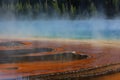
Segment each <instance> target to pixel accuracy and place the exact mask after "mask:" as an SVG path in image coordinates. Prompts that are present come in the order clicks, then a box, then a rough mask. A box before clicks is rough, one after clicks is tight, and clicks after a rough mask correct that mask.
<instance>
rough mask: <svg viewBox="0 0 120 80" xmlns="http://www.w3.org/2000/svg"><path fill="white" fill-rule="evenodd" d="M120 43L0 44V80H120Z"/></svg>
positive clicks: (47, 41)
mask: <svg viewBox="0 0 120 80" xmlns="http://www.w3.org/2000/svg"><path fill="white" fill-rule="evenodd" d="M119 45H120V43H117V42H107V41H106V42H105V41H97V42H96V41H64V40H63V41H54V40H6V39H1V40H0V80H17V79H18V80H19V79H20V80H66V79H67V80H88V79H89V80H120V77H119V75H120V73H119V71H120V47H119Z"/></svg>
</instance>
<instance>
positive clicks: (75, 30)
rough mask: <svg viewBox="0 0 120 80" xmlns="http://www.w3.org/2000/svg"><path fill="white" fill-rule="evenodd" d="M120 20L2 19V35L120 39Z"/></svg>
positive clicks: (0, 33)
mask: <svg viewBox="0 0 120 80" xmlns="http://www.w3.org/2000/svg"><path fill="white" fill-rule="evenodd" d="M119 25H120V20H98V19H97V20H93V19H91V20H73V21H72V20H34V21H32V20H30V21H28V20H24V21H22V20H19V21H18V20H14V21H13V20H12V21H0V36H3V37H8V36H9V37H32V38H40V37H42V38H68V39H120V27H119Z"/></svg>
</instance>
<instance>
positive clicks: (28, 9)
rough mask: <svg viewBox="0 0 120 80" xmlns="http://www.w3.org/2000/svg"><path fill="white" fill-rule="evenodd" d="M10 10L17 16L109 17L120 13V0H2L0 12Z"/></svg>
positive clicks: (0, 0) (0, 1)
mask: <svg viewBox="0 0 120 80" xmlns="http://www.w3.org/2000/svg"><path fill="white" fill-rule="evenodd" d="M9 11H11V12H13V13H14V14H15V15H16V16H20V15H30V16H31V17H38V16H39V15H42V16H45V17H52V16H55V15H56V16H59V17H64V16H68V17H70V18H73V19H74V18H78V19H80V18H88V17H92V16H97V15H100V14H101V13H104V15H105V16H106V17H107V18H113V17H115V16H119V15H120V0H0V14H1V15H2V14H3V15H4V13H6V12H9Z"/></svg>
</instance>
